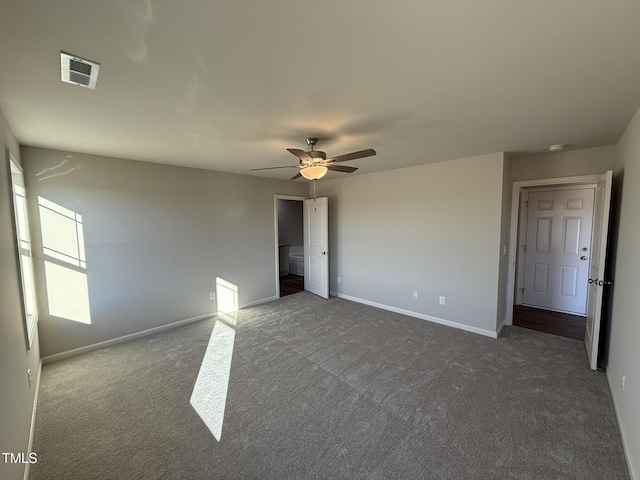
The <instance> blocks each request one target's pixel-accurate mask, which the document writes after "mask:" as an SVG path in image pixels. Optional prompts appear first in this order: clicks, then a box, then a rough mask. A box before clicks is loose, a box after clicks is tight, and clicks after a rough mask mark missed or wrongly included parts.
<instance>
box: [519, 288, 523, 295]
mask: <svg viewBox="0 0 640 480" xmlns="http://www.w3.org/2000/svg"><path fill="white" fill-rule="evenodd" d="M520 290H522V292H521V293H522V294H523V295H524V287H522V288H521V289H520Z"/></svg>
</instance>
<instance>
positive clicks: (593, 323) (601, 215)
mask: <svg viewBox="0 0 640 480" xmlns="http://www.w3.org/2000/svg"><path fill="white" fill-rule="evenodd" d="M612 177H613V172H612V171H611V170H609V171H607V172H605V173H604V174H602V176H601V177H600V178H599V179H598V187H597V189H596V201H595V212H594V219H593V253H592V255H591V262H590V269H589V303H588V307H587V329H586V333H585V338H584V343H585V346H586V348H587V355H588V356H589V366H590V367H591V369H592V370H595V369H596V368H598V365H597V363H598V344H599V340H600V317H601V314H602V290H603V288H604V286H606V285H608V284H609V282H608V281H606V280H605V278H606V277H605V273H606V272H605V270H604V267H605V260H606V252H607V235H608V234H609V207H610V203H611V181H612Z"/></svg>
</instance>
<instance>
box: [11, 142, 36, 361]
mask: <svg viewBox="0 0 640 480" xmlns="http://www.w3.org/2000/svg"><path fill="white" fill-rule="evenodd" d="M8 160H9V161H8V162H7V163H8V165H7V170H8V172H7V173H8V177H9V178H8V179H9V183H10V188H11V207H12V208H11V217H12V219H13V222H12V229H13V234H14V240H15V255H16V263H17V265H18V276H19V280H20V281H19V289H20V308H21V310H22V318H23V325H24V332H25V340H26V343H27V349H29V350H30V349H31V347H32V345H33V339H34V337H35V332H36V328H37V325H38V303H37V298H36V291H35V275H34V269H33V243H32V241H31V232H30V226H29V212H28V208H27V194H26V188H25V185H24V171H23V169H22V166H21V165H20V164H19V163H18V161H17V160H16V159H15V157H14V156H13V154H12V153H11V152H9V159H8ZM16 186H17V187H20V188H21V189H22V192H20V191H19V190H18V189H17V188H16ZM19 196H20V197H23V201H21V202H19V201H17V198H18V197H19ZM20 208H22V212H19V209H20ZM21 222H22V223H24V225H23V227H24V228H20V223H21ZM25 257H27V258H30V259H31V261H30V262H28V263H27V262H25V261H24V258H25ZM29 307H30V308H31V310H32V311H29Z"/></svg>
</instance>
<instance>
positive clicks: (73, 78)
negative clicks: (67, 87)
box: [60, 52, 100, 90]
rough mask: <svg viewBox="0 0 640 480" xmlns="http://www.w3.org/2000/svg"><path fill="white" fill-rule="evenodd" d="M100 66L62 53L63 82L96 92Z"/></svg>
mask: <svg viewBox="0 0 640 480" xmlns="http://www.w3.org/2000/svg"><path fill="white" fill-rule="evenodd" d="M99 71H100V64H99V63H95V62H91V61H89V60H85V59H83V58H78V57H74V56H73V55H69V54H67V53H62V52H60V73H61V78H62V81H63V82H67V83H72V84H74V85H79V86H81V87H87V88H91V89H93V90H95V88H96V82H97V81H98V72H99Z"/></svg>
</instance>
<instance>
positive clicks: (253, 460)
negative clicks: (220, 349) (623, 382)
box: [31, 292, 629, 480]
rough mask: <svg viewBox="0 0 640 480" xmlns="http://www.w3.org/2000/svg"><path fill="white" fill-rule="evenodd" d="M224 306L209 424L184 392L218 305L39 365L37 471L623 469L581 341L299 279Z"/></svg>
mask: <svg viewBox="0 0 640 480" xmlns="http://www.w3.org/2000/svg"><path fill="white" fill-rule="evenodd" d="M226 320H227V322H228V323H229V325H230V326H231V327H232V329H233V331H234V332H235V339H234V343H233V347H232V352H233V355H232V358H231V366H230V370H229V372H230V375H229V382H228V389H227V396H226V410H225V411H224V422H223V424H222V433H221V437H220V440H219V441H218V440H216V438H214V436H213V435H212V433H211V431H210V430H209V428H207V426H206V425H205V423H204V422H203V420H202V419H201V417H200V416H199V415H198V413H197V412H196V411H195V410H194V408H193V407H192V405H191V404H190V397H191V395H192V391H193V389H194V383H195V382H196V378H197V377H198V373H199V370H200V367H201V364H203V357H204V355H205V351H206V350H207V345H208V344H209V337H210V336H211V334H212V331H213V327H214V324H215V323H216V322H221V321H222V319H215V318H212V319H210V320H204V321H201V322H197V323H194V324H190V325H187V326H184V327H180V328H176V329H173V330H170V331H165V332H161V333H158V334H155V335H152V336H148V337H145V338H141V339H137V340H134V341H131V342H128V343H123V344H119V345H114V346H111V347H106V348H102V349H100V350H95V351H93V352H89V353H86V354H83V355H79V356H76V357H73V358H69V359H66V360H62V361H59V362H56V363H52V364H48V365H45V366H44V368H43V370H42V377H41V386H40V394H39V400H38V410H37V418H36V426H35V439H34V447H33V451H34V452H36V453H37V454H38V462H37V463H36V464H34V465H32V466H31V479H32V480H40V479H46V480H52V479H65V480H69V479H71V480H73V479H83V480H87V479H110V480H112V479H127V480H129V479H214V478H222V479H226V478H228V479H236V478H237V479H289V478H322V479H324V478H327V479H329V478H331V479H333V478H345V479H346V478H349V479H351V478H366V479H409V478H411V479H418V478H423V479H580V480H585V479H603V480H605V479H606V480H615V479H628V478H629V476H628V471H627V468H626V464H625V459H624V454H623V450H622V444H621V439H620V434H619V431H618V427H617V424H616V418H615V414H614V411H613V404H612V400H611V396H610V392H609V389H608V385H607V381H606V377H605V374H604V373H603V372H600V371H598V372H593V371H591V370H590V369H589V368H588V365H587V360H586V353H585V348H584V345H583V343H582V342H580V341H577V340H572V339H568V338H562V337H558V336H555V335H550V334H545V333H540V332H535V331H532V330H526V329H522V328H518V327H505V328H504V330H503V333H502V335H501V336H500V338H499V339H491V338H487V337H484V336H480V335H477V334H473V333H468V332H464V331H460V330H456V329H453V328H449V327H445V326H441V325H437V324H433V323H429V322H426V321H423V320H419V319H415V318H411V317H406V316H403V315H399V314H395V313H391V312H388V311H383V310H379V309H375V308H372V307H368V306H365V305H361V304H357V303H353V302H349V301H346V300H343V299H337V298H330V299H329V300H323V299H320V298H318V297H316V296H314V295H312V294H310V293H308V292H302V293H297V294H294V295H290V296H287V297H283V298H281V299H279V300H277V301H274V302H271V303H268V304H263V305H259V306H256V307H252V308H248V309H245V310H242V311H240V312H237V315H236V317H235V318H227V319H226ZM215 395H216V392H212V396H215Z"/></svg>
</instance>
